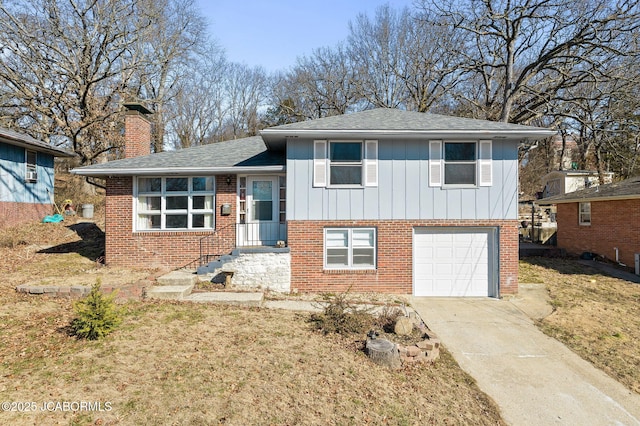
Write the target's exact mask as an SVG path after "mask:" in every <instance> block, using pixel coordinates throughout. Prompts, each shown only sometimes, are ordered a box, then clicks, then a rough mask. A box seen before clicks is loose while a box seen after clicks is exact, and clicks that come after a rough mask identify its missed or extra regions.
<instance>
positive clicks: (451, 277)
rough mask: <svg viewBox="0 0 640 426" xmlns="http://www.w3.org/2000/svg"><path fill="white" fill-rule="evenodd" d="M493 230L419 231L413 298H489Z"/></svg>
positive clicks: (415, 251)
mask: <svg viewBox="0 0 640 426" xmlns="http://www.w3.org/2000/svg"><path fill="white" fill-rule="evenodd" d="M492 239H493V231H492V229H481V228H472V229H468V228H467V229H464V228H439V229H438V228H416V229H414V239H413V294H414V295H416V296H435V297H460V296H467V297H469V296H471V297H477V296H489V295H492V294H490V293H492V292H491V291H490V286H489V282H490V273H491V268H490V267H489V266H490V261H491V259H492V254H491V253H492Z"/></svg>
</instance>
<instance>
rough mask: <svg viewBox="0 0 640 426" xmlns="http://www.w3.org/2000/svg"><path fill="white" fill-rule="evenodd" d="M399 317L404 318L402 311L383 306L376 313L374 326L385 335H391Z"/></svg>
mask: <svg viewBox="0 0 640 426" xmlns="http://www.w3.org/2000/svg"><path fill="white" fill-rule="evenodd" d="M401 316H404V312H403V311H402V309H400V308H398V307H396V306H389V305H385V306H384V307H383V308H382V309H381V310H380V312H379V313H378V316H377V317H376V322H375V324H376V325H377V326H378V327H380V328H381V329H382V330H384V331H385V332H386V333H393V331H394V327H395V326H396V321H397V320H398V318H399V317H401Z"/></svg>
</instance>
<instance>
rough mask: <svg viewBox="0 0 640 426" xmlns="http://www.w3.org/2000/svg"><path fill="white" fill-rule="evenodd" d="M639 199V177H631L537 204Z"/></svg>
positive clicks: (544, 199) (542, 200)
mask: <svg viewBox="0 0 640 426" xmlns="http://www.w3.org/2000/svg"><path fill="white" fill-rule="evenodd" d="M629 198H640V176H636V177H632V178H630V179H627V180H623V181H621V182H614V183H609V184H606V185H599V186H596V187H592V188H585V189H581V190H579V191H575V192H569V193H568V194H562V195H554V196H553V197H548V198H543V199H541V200H538V203H539V204H563V203H578V202H584V201H604V200H621V199H629Z"/></svg>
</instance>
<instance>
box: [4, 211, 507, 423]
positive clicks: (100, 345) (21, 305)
mask: <svg viewBox="0 0 640 426" xmlns="http://www.w3.org/2000/svg"><path fill="white" fill-rule="evenodd" d="M66 226H69V224H68V223H67V224H66ZM66 226H65V224H61V225H55V227H51V225H47V226H45V227H36V228H38V230H36V231H34V230H30V231H29V232H30V233H31V235H30V236H29V238H28V244H20V245H18V246H16V247H13V248H10V247H4V248H0V271H2V277H3V280H2V281H1V282H0V341H1V342H2V344H1V345H0V400H1V401H34V402H36V403H37V404H38V408H39V406H40V405H41V404H42V403H45V402H48V401H52V402H62V401H100V402H102V403H103V404H104V403H106V402H109V403H110V406H111V407H112V409H111V410H110V411H103V412H95V411H93V412H59V411H58V412H47V411H37V412H35V413H17V412H1V413H0V423H2V424H73V425H84V424H101V425H107V424H121V425H129V424H140V425H157V424H176V425H178V424H179V425H190V424H191V425H204V424H223V423H224V424H234V425H235V424H237V425H240V424H242V425H244V424H310V425H311V424H408V425H412V424H449V425H451V424H503V422H502V420H501V418H500V414H499V412H498V409H497V407H496V405H495V404H494V403H493V402H492V401H491V400H490V399H489V398H488V397H487V396H486V395H485V394H483V393H482V392H480V391H479V389H478V388H477V386H476V385H475V384H474V382H473V379H471V378H470V377H469V376H468V375H466V374H465V373H463V372H462V371H461V370H460V368H459V367H458V366H457V365H456V363H455V361H454V360H453V359H452V358H451V356H450V355H449V354H447V353H446V351H444V352H443V354H442V356H441V359H440V360H439V361H438V362H437V363H435V364H434V365H432V366H428V367H425V366H421V367H411V368H405V369H402V370H398V371H392V370H388V369H386V368H383V367H380V366H377V365H375V364H373V363H371V362H370V361H369V360H368V358H366V356H365V355H364V354H363V353H362V352H361V351H359V350H357V348H358V347H359V346H360V344H359V342H358V339H361V338H363V337H364V336H356V337H352V338H342V337H337V336H332V335H329V336H324V335H322V333H319V332H314V331H313V330H312V327H311V325H310V324H309V322H308V318H309V316H308V315H307V314H304V315H303V314H296V313H292V312H287V311H271V310H264V309H255V308H254V309H248V308H247V309H244V308H237V307H221V306H213V305H201V304H189V303H175V302H128V303H127V304H125V305H124V309H125V315H124V322H123V325H122V326H121V328H120V329H118V330H116V331H115V332H114V333H113V334H111V335H109V336H108V337H107V338H106V339H104V340H101V341H97V342H91V341H82V340H78V339H76V338H74V337H71V336H70V335H69V333H68V324H69V321H70V319H71V317H72V315H73V311H72V308H71V302H70V301H69V300H64V299H47V298H43V297H38V296H26V295H22V294H17V293H16V292H15V291H14V290H13V288H14V287H15V285H17V284H20V283H24V282H39V281H48V282H56V281H61V280H64V281H72V282H75V283H85V284H87V285H90V284H92V283H93V282H94V281H95V279H96V277H97V276H101V277H102V279H103V282H104V283H105V284H108V283H109V282H110V280H111V282H114V281H116V282H122V283H126V282H127V280H129V281H131V280H136V279H137V277H136V275H135V274H133V273H131V272H130V271H129V272H128V273H127V271H120V270H114V269H111V268H106V267H102V266H99V265H97V264H96V263H95V261H94V260H92V259H91V256H90V255H89V257H87V252H84V253H85V255H84V256H83V255H82V254H80V253H78V252H77V251H73V250H67V252H63V253H56V252H55V250H53V251H52V250H49V252H45V253H37V251H38V250H40V251H42V248H41V246H49V245H52V244H58V245H60V244H68V243H78V241H79V240H78V238H79V237H78V236H77V235H76V236H74V235H73V234H75V233H74V232H71V233H69V229H68V228H66ZM39 232H40V234H41V235H40V237H37V238H36V234H38V233H39ZM38 238H41V239H42V241H39V242H38V243H37V244H34V242H35V240H37V239H38ZM18 239H20V238H18ZM83 241H85V242H86V240H83ZM38 247H40V248H38ZM73 247H76V248H77V246H73ZM147 273H148V272H147ZM103 407H105V405H103Z"/></svg>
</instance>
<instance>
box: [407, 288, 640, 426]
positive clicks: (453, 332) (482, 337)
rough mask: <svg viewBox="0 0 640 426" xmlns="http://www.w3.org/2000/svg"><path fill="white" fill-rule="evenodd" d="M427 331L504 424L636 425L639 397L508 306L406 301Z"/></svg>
mask: <svg viewBox="0 0 640 426" xmlns="http://www.w3.org/2000/svg"><path fill="white" fill-rule="evenodd" d="M411 303H412V305H413V307H414V308H415V310H416V311H417V312H418V313H419V314H420V316H421V317H422V319H423V320H424V322H425V323H426V324H427V326H428V327H429V328H430V329H431V330H433V331H434V332H435V333H436V334H437V335H438V336H439V337H440V339H441V340H442V343H443V345H444V346H445V347H446V348H447V349H448V350H449V352H451V353H452V355H453V356H454V358H455V359H456V361H457V362H458V364H460V366H461V367H462V368H463V369H464V370H465V371H466V372H467V373H469V374H470V375H471V376H472V377H474V378H475V379H476V381H477V384H478V386H479V387H480V389H482V390H483V391H484V392H485V393H487V394H488V395H489V396H490V397H492V398H493V399H494V401H495V402H496V403H497V404H498V406H499V407H500V409H501V411H502V415H503V418H504V419H505V421H506V422H507V423H509V424H512V425H518V426H520V425H557V424H562V425H640V396H639V395H637V394H634V393H633V392H631V391H630V390H628V389H626V388H625V387H624V386H622V385H621V384H620V383H618V382H617V381H615V380H613V379H612V378H611V377H609V376H608V375H606V374H605V373H604V372H602V371H600V370H598V369H597V368H595V367H593V366H592V365H591V364H590V363H588V362H587V361H585V360H583V359H582V358H580V357H579V356H578V355H576V354H575V353H573V352H572V351H571V350H569V349H568V348H567V347H566V346H564V345H563V344H561V343H560V342H558V341H557V340H555V339H552V338H550V337H548V336H546V335H545V334H543V333H542V332H541V331H539V330H538V329H537V328H536V326H535V325H534V324H533V321H532V320H531V319H529V318H528V317H527V316H526V315H524V314H523V313H522V311H520V310H519V309H518V308H516V307H515V306H514V305H513V304H512V303H511V302H509V301H505V300H496V299H488V298H483V299H475V298H474V299H442V298H424V297H413V298H412V301H411Z"/></svg>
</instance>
